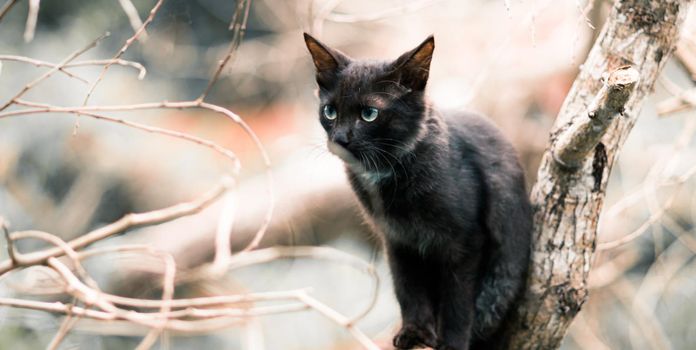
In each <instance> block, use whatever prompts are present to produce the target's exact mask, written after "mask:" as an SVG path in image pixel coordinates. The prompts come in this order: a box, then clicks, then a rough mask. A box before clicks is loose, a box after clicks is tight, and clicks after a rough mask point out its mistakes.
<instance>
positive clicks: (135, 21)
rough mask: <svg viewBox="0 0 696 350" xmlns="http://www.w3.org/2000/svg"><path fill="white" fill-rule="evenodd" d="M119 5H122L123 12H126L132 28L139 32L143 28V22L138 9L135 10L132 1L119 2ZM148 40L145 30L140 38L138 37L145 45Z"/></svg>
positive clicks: (120, 0)
mask: <svg viewBox="0 0 696 350" xmlns="http://www.w3.org/2000/svg"><path fill="white" fill-rule="evenodd" d="M118 3H119V4H121V8H123V12H125V13H126V16H128V21H129V22H130V25H131V27H133V31H134V32H137V31H138V28H140V27H142V26H143V21H142V20H141V19H140V15H138V9H136V8H135V6H134V5H133V3H132V2H131V1H130V0H118ZM147 38H148V36H147V31H146V30H143V33H142V34H141V35H140V37H138V40H139V41H140V42H141V43H145V42H146V41H147Z"/></svg>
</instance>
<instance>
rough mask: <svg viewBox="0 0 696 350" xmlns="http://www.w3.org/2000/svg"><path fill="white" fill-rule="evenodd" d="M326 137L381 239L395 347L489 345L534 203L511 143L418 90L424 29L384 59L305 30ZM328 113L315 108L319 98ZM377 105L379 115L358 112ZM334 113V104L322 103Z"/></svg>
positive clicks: (514, 278)
mask: <svg viewBox="0 0 696 350" xmlns="http://www.w3.org/2000/svg"><path fill="white" fill-rule="evenodd" d="M305 42H306V43H307V47H308V49H309V51H310V52H311V54H312V58H313V60H314V63H315V66H316V69H317V82H318V83H319V88H320V92H319V97H320V99H321V104H320V110H319V115H320V120H321V124H322V126H323V127H324V129H325V130H326V132H327V135H328V144H329V149H330V150H331V151H332V152H333V153H335V154H336V155H338V156H339V157H341V158H342V159H343V160H344V162H345V163H346V171H347V174H348V178H349V180H350V183H351V185H352V187H353V189H354V191H355V193H356V195H357V196H358V198H359V200H360V203H361V204H362V206H363V209H364V212H365V215H366V217H367V219H368V221H369V222H370V224H371V225H372V227H373V229H374V230H375V231H377V232H379V233H380V236H381V237H382V238H383V241H384V243H385V247H386V251H387V255H388V258H389V264H390V267H391V271H392V275H393V281H394V288H395V291H396V296H397V299H398V301H399V304H400V306H401V315H402V319H403V322H402V329H401V330H400V331H399V333H398V334H397V335H396V336H395V337H394V345H395V346H396V347H397V348H399V349H410V348H413V347H418V346H430V347H435V348H437V349H441V350H444V349H458V350H459V349H469V348H480V349H492V348H499V347H501V346H503V344H502V343H504V337H501V336H499V335H497V334H496V331H498V330H499V328H500V327H501V325H502V324H503V323H504V321H505V319H506V317H507V316H508V314H509V310H510V308H511V306H512V305H513V304H514V302H515V300H516V298H518V296H519V294H520V292H521V290H522V288H523V287H524V282H525V279H526V271H527V266H528V263H529V253H530V249H531V247H530V235H531V231H532V215H531V208H530V204H529V200H528V197H527V194H526V190H525V182H524V175H523V172H522V169H521V167H520V165H519V163H518V160H517V156H516V153H515V151H514V149H513V148H512V146H511V145H510V144H509V143H508V142H507V141H506V140H505V138H504V137H503V135H501V133H500V132H499V131H498V130H497V129H496V127H495V126H493V125H492V124H491V123H489V122H488V121H487V120H486V119H485V118H484V117H481V116H478V115H475V114H471V113H457V114H452V115H442V114H440V113H439V112H438V111H437V110H435V109H433V108H432V107H431V105H430V104H429V103H428V100H427V98H426V95H425V86H426V83H427V79H428V71H429V68H430V61H431V58H432V53H433V49H434V46H435V43H434V39H433V37H432V36H431V37H429V38H428V39H427V40H426V41H424V42H423V43H422V44H421V45H420V46H418V47H417V48H415V49H414V50H412V51H409V52H407V53H405V54H404V55H402V56H401V57H399V58H398V59H397V60H396V61H393V62H376V61H355V60H352V59H350V58H349V57H347V56H346V55H344V54H342V53H341V52H339V51H337V50H334V49H331V48H329V47H327V46H325V45H323V44H322V43H320V42H319V41H317V40H316V39H314V38H312V37H311V36H309V35H307V34H305ZM327 105H330V106H332V107H331V108H334V109H335V111H336V114H335V115H336V116H337V117H336V118H335V119H333V120H329V119H327V118H326V117H325V116H324V112H323V111H324V106H327ZM367 107H374V108H377V109H378V111H379V114H378V116H377V119H375V120H374V121H371V122H368V121H366V120H364V119H362V118H361V113H362V111H363V109H364V108H367ZM330 115H331V116H333V115H334V114H330Z"/></svg>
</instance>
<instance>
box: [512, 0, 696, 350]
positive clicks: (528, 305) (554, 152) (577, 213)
mask: <svg viewBox="0 0 696 350" xmlns="http://www.w3.org/2000/svg"><path fill="white" fill-rule="evenodd" d="M689 4H690V1H688V0H659V1H658V0H650V1H646V0H616V1H615V3H614V7H613V9H612V12H611V14H610V15H609V18H608V20H607V22H606V24H605V25H604V28H603V29H602V32H601V34H600V35H599V37H598V38H597V40H596V42H595V44H594V46H593V48H592V50H591V52H590V54H589V56H588V58H587V60H586V61H585V63H584V64H583V65H582V70H581V72H580V74H579V75H578V77H577V78H576V80H575V82H574V84H573V87H572V88H571V90H570V92H569V93H568V96H567V97H566V100H565V102H564V104H563V107H562V108H561V111H560V112H559V115H558V117H557V119H556V122H555V125H554V127H553V129H552V131H551V135H550V142H549V147H548V148H547V151H546V152H545V154H544V157H543V159H542V162H541V166H540V168H539V173H538V180H537V183H536V184H535V186H534V188H533V190H532V194H531V201H532V204H533V206H534V215H535V216H534V221H535V227H534V235H533V237H534V244H533V248H532V249H533V251H532V261H531V266H530V270H529V277H528V280H527V289H526V291H525V293H524V295H523V297H522V298H521V301H520V304H519V305H518V308H517V310H516V311H515V312H514V313H513V315H511V316H512V317H511V318H512V319H511V321H510V322H509V323H508V324H507V325H506V327H505V329H503V330H502V331H501V333H503V334H502V335H503V336H504V337H506V339H507V343H508V344H507V348H509V349H555V348H558V347H559V346H560V344H561V341H562V340H563V337H564V336H565V334H566V331H567V329H568V326H569V325H570V323H571V321H572V320H573V318H574V317H575V315H577V313H578V312H579V311H580V308H581V306H582V305H583V303H584V302H585V300H586V299H587V295H588V281H587V277H588V274H589V271H590V262H591V261H592V254H593V253H594V250H595V245H596V233H597V222H598V220H599V214H600V212H601V209H602V204H603V201H604V196H605V190H606V185H607V181H608V178H609V173H610V171H611V168H612V165H613V164H614V161H615V159H616V156H617V155H618V152H619V150H620V148H621V146H622V145H623V142H624V140H625V139H626V137H627V136H628V133H629V132H630V130H631V128H632V127H633V125H634V123H635V121H636V119H637V117H638V115H639V112H640V109H641V106H642V103H643V101H644V99H645V98H646V97H647V96H648V95H649V94H651V93H652V89H653V85H654V83H655V81H656V80H657V77H658V75H659V73H660V71H661V70H662V68H663V67H664V65H665V63H666V61H667V58H668V57H669V56H670V55H671V54H672V52H673V50H674V47H675V45H676V42H677V38H678V35H679V30H680V28H681V26H682V24H683V22H684V19H685V17H686V13H687V10H688V5H689ZM626 66H629V67H634V68H626ZM607 73H610V74H609V76H608V79H607V80H606V81H605V82H602V81H601V79H600V77H602V76H603V75H605V74H607ZM622 112H623V113H622ZM618 114H622V115H623V117H621V118H616V115H618Z"/></svg>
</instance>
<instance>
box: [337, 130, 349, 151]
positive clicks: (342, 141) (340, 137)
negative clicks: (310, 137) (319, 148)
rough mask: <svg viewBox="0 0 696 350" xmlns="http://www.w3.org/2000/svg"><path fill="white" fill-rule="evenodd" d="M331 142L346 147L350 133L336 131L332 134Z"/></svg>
mask: <svg viewBox="0 0 696 350" xmlns="http://www.w3.org/2000/svg"><path fill="white" fill-rule="evenodd" d="M333 142H334V143H336V144H338V145H339V146H341V147H344V148H347V147H348V145H349V144H350V135H349V134H348V132H347V131H336V132H334V134H333Z"/></svg>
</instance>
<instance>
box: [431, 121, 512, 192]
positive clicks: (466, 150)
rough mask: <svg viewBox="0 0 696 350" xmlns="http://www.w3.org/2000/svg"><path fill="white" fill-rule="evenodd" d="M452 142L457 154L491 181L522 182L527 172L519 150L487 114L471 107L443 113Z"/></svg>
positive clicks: (499, 182) (499, 183)
mask: <svg viewBox="0 0 696 350" xmlns="http://www.w3.org/2000/svg"><path fill="white" fill-rule="evenodd" d="M443 116H444V119H445V122H446V124H447V127H448V130H449V134H450V136H449V138H450V145H451V147H453V149H454V150H455V151H456V152H455V153H456V154H457V156H458V157H462V158H465V159H469V160H470V161H472V162H474V163H476V165H478V167H479V170H480V171H481V172H482V173H484V177H486V178H488V179H489V181H490V180H493V181H494V182H497V183H498V185H501V184H503V183H505V184H510V185H512V184H514V185H519V182H520V181H522V182H523V181H524V173H523V171H522V167H521V166H520V163H519V158H518V156H517V151H516V150H515V148H514V147H513V146H512V144H511V143H510V142H509V141H508V139H507V138H506V137H505V135H503V133H502V132H501V131H500V129H499V128H498V127H497V126H496V125H495V124H493V122H492V121H490V120H489V118H487V117H486V116H484V115H482V114H478V113H475V112H470V111H457V112H449V113H444V114H443Z"/></svg>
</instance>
